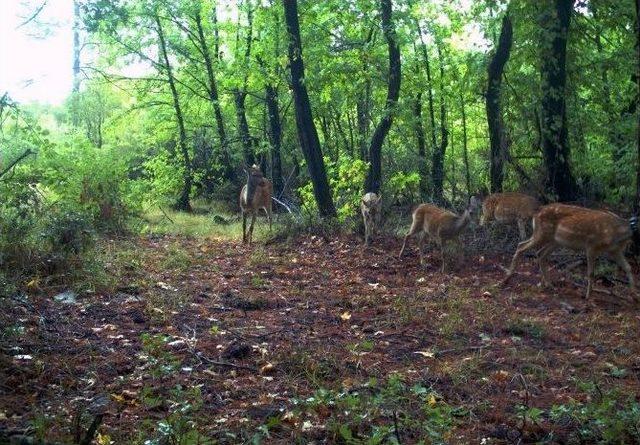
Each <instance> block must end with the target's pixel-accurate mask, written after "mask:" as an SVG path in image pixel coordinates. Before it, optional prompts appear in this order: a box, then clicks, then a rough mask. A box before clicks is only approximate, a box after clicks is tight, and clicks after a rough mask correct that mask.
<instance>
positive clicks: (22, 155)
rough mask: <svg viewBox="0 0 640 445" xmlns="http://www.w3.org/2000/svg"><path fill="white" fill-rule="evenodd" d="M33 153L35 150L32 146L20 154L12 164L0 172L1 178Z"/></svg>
mask: <svg viewBox="0 0 640 445" xmlns="http://www.w3.org/2000/svg"><path fill="white" fill-rule="evenodd" d="M31 154H33V151H31V149H30V148H27V149H26V150H25V152H24V153H22V154H21V155H20V156H18V157H17V158H16V159H15V160H14V161H13V162H12V163H11V164H9V165H8V166H7V167H6V168H5V169H4V170H2V171H1V172H0V178H2V177H3V176H4V175H6V174H7V173H9V172H10V171H11V169H13V168H14V167H15V166H16V165H17V164H18V163H19V162H20V161H22V160H23V159H24V158H26V157H27V156H29V155H31Z"/></svg>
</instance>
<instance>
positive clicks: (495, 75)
mask: <svg viewBox="0 0 640 445" xmlns="http://www.w3.org/2000/svg"><path fill="white" fill-rule="evenodd" d="M512 40H513V27H512V25H511V19H510V18H509V15H508V14H505V16H504V17H503V18H502V29H501V31H500V39H499V40H498V46H497V48H496V52H495V54H494V55H493V57H492V58H491V61H490V62H489V66H488V69H487V71H488V80H487V93H486V108H487V123H488V124H489V140H490V144H491V170H490V177H491V193H496V192H501V191H502V182H503V180H504V170H503V169H504V160H505V153H504V151H505V150H507V147H506V141H505V135H504V128H503V122H502V107H501V104H500V88H501V84H502V73H503V72H504V67H505V65H506V63H507V61H508V60H509V54H510V53H511V42H512Z"/></svg>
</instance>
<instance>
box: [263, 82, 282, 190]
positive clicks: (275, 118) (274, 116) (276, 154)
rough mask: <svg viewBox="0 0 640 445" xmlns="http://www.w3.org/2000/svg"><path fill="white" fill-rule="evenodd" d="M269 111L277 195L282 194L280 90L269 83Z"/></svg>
mask: <svg viewBox="0 0 640 445" xmlns="http://www.w3.org/2000/svg"><path fill="white" fill-rule="evenodd" d="M265 89H266V91H265V92H266V95H265V97H266V103H267V113H268V116H269V141H270V142H271V180H272V181H273V189H274V190H275V195H276V197H279V196H281V195H282V192H283V190H282V187H283V183H282V160H281V156H280V148H281V146H282V123H281V122H280V112H279V109H278V91H277V90H276V88H275V87H274V86H273V85H271V84H270V83H267V85H266V87H265Z"/></svg>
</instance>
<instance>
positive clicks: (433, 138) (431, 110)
mask: <svg viewBox="0 0 640 445" xmlns="http://www.w3.org/2000/svg"><path fill="white" fill-rule="evenodd" d="M416 28H417V30H418V35H419V36H420V48H421V49H422V59H423V61H424V68H425V71H426V73H427V84H428V87H427V97H428V99H429V122H430V123H431V152H432V153H434V152H435V151H436V146H437V141H436V139H437V138H436V117H435V111H434V109H435V106H434V100H433V83H432V81H431V64H430V63H429V51H427V45H426V44H425V43H424V39H423V36H422V29H421V28H420V24H419V23H418V22H416Z"/></svg>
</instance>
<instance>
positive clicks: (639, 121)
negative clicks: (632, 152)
mask: <svg viewBox="0 0 640 445" xmlns="http://www.w3.org/2000/svg"><path fill="white" fill-rule="evenodd" d="M636 84H637V91H636V94H637V96H636V98H638V97H640V0H636ZM636 150H637V152H638V156H637V159H636V198H635V205H634V210H635V212H634V213H635V214H636V215H637V214H638V213H639V212H640V109H638V106H637V101H636Z"/></svg>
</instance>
